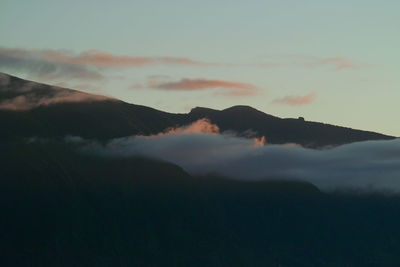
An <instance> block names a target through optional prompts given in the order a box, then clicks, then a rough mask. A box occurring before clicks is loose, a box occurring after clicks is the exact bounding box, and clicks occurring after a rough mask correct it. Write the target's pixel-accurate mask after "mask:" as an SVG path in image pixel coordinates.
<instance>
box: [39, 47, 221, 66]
mask: <svg viewBox="0 0 400 267" xmlns="http://www.w3.org/2000/svg"><path fill="white" fill-rule="evenodd" d="M44 57H45V58H46V59H48V60H50V61H53V62H60V63H66V64H71V65H80V66H92V67H102V68H129V67H142V66H146V65H155V64H160V65H184V66H193V65H211V64H213V63H205V62H200V61H195V60H193V59H190V58H186V57H133V56H126V55H122V56H121V55H114V54H111V53H108V52H105V51H101V50H96V49H91V50H87V51H83V52H81V53H79V54H72V53H69V52H66V51H57V50H47V51H44Z"/></svg>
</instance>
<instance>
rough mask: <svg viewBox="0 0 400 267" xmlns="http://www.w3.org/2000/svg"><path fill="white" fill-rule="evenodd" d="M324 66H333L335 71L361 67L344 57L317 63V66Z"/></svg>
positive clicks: (325, 59)
mask: <svg viewBox="0 0 400 267" xmlns="http://www.w3.org/2000/svg"><path fill="white" fill-rule="evenodd" d="M318 63H319V64H322V65H332V66H334V68H335V70H344V69H359V68H360V67H361V65H359V64H356V63H355V62H353V61H352V60H350V59H348V58H344V57H329V58H321V59H319V61H318V62H317V64H318Z"/></svg>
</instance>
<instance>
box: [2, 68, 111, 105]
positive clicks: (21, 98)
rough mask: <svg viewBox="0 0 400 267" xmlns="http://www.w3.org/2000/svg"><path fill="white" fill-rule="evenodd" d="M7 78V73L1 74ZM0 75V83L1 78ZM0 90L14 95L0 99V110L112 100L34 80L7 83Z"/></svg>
mask: <svg viewBox="0 0 400 267" xmlns="http://www.w3.org/2000/svg"><path fill="white" fill-rule="evenodd" d="M3 76H4V77H6V78H9V77H8V76H7V75H3ZM3 76H0V85H1V83H2V81H3V82H4V81H5V80H6V79H3V78H2V77H3ZM0 92H5V93H10V94H12V95H15V96H11V97H8V98H6V99H2V100H0V110H13V111H20V110H29V109H33V108H36V107H39V106H48V105H52V104H57V103H64V102H68V103H71V102H93V101H105V100H112V98H109V97H106V96H101V95H93V94H87V93H83V92H79V91H75V90H70V89H64V88H61V87H55V86H48V85H41V84H38V83H34V82H27V83H24V84H23V85H21V86H17V87H16V86H13V85H12V84H10V83H8V84H5V82H4V85H3V86H0Z"/></svg>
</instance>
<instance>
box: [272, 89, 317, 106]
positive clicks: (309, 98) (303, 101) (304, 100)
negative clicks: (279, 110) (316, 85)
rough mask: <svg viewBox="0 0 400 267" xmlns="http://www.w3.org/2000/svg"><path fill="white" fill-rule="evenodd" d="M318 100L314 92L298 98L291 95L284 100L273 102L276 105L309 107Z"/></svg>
mask: <svg viewBox="0 0 400 267" xmlns="http://www.w3.org/2000/svg"><path fill="white" fill-rule="evenodd" d="M315 98H316V94H315V93H314V92H312V93H309V94H307V95H305V96H296V95H289V96H285V97H282V98H277V99H275V100H273V101H272V103H274V104H282V105H289V106H302V105H307V104H310V103H311V102H313V101H314V100H315Z"/></svg>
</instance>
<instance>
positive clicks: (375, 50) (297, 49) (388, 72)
mask: <svg viewBox="0 0 400 267" xmlns="http://www.w3.org/2000/svg"><path fill="white" fill-rule="evenodd" d="M82 2H83V1H55V0H52V1H50V0H47V1H46V0H35V1H32V0H25V1H24V0H21V1H18V0H11V1H9V0H1V1H0V71H1V72H6V73H9V74H11V75H16V76H19V77H22V78H27V79H31V80H35V81H38V82H45V83H49V84H57V85H62V86H65V87H70V88H75V89H79V90H83V91H87V92H90V93H97V94H105V95H108V96H113V97H116V98H119V99H121V100H124V101H126V102H130V103H134V104H142V105H147V106H151V107H154V108H157V109H161V110H164V111H169V112H188V111H189V110H190V109H191V108H193V107H195V106H205V107H211V108H217V109H223V108H227V107H230V106H233V105H238V104H242V105H250V106H253V107H255V108H257V109H259V110H262V111H264V112H266V113H269V114H272V115H276V116H280V117H298V116H303V117H305V118H306V119H307V120H312V121H320V122H326V123H331V124H336V125H342V126H348V127H352V128H359V129H364V130H372V131H377V132H382V133H385V134H391V135H395V136H400V123H399V119H398V113H399V112H398V111H399V108H398V102H399V99H400V90H399V89H400V86H399V85H400V75H399V71H400V63H399V62H400V53H399V51H398V50H399V47H400V34H399V33H400V32H399V29H400V17H399V15H398V14H399V12H400V1H397V0H386V1H377V0H376V1H367V0H358V1H355V0H348V1H321V0H318V1H317V0H309V1H306V0H305V1H297V0H293V1H289V0H284V1H282V0H281V1H266V0H263V1H215V0H214V1H209V0H203V1H178V0H175V1H150V0H147V1H121V0H119V1H118V0H116V1H84V3H82ZM88 51H89V52H88Z"/></svg>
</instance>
